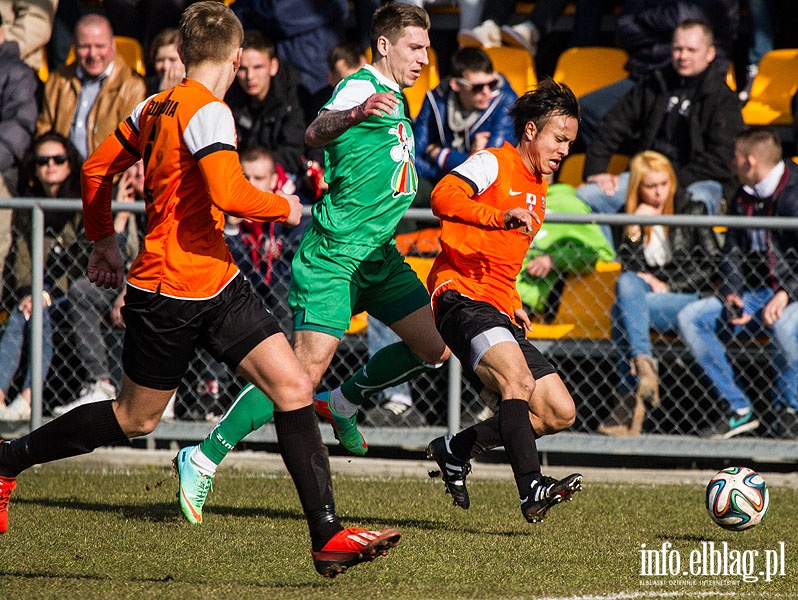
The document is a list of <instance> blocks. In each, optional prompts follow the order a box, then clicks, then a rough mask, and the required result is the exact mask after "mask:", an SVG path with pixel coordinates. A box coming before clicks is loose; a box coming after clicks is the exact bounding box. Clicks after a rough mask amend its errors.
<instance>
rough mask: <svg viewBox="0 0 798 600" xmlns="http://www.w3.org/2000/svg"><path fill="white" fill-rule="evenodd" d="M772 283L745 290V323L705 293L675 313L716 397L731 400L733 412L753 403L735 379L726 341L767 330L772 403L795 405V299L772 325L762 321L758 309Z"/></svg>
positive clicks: (797, 323)
mask: <svg viewBox="0 0 798 600" xmlns="http://www.w3.org/2000/svg"><path fill="white" fill-rule="evenodd" d="M773 294H774V292H773V290H772V289H756V290H752V291H749V292H744V293H743V295H742V299H743V304H744V306H743V312H745V313H746V314H749V315H753V318H752V319H751V321H749V322H748V323H747V324H746V325H745V326H740V325H737V326H733V325H730V324H729V323H728V321H727V320H726V316H725V314H724V308H723V303H722V302H721V301H720V299H719V298H716V297H713V298H705V299H704V300H701V301H699V302H696V303H694V304H691V305H689V306H687V307H685V308H684V309H683V310H682V311H681V312H680V313H679V334H680V335H681V337H682V340H684V343H685V344H686V345H687V347H688V349H689V350H690V353H691V354H692V355H693V358H695V360H696V362H697V363H698V364H699V365H700V366H701V368H702V369H704V372H705V373H706V375H707V377H709V379H710V381H711V382H712V384H713V385H714V386H715V391H716V393H717V394H718V396H719V398H720V399H722V400H725V401H727V402H728V403H729V409H730V410H731V411H732V412H743V411H745V410H747V409H749V408H751V406H752V404H751V400H750V399H749V398H748V397H747V396H746V395H745V392H743V390H742V387H741V386H740V385H739V384H738V383H737V380H736V378H735V374H734V369H733V368H732V365H731V362H730V361H729V359H728V357H727V356H726V347H725V345H724V342H726V341H728V340H729V339H731V338H732V337H736V336H742V335H745V334H748V335H752V336H757V335H759V334H761V333H767V334H768V335H769V336H770V341H771V351H772V357H773V367H774V369H775V371H776V373H775V378H774V380H775V382H774V387H773V392H774V397H773V401H774V406H775V407H776V408H777V409H779V408H784V407H786V406H790V407H792V408H794V409H798V302H791V303H790V304H788V305H787V307H786V308H785V309H784V312H783V313H782V315H781V318H780V319H779V320H778V321H776V323H775V324H774V325H773V327H772V329H768V328H766V327H765V326H764V324H763V323H762V309H763V308H764V307H765V305H766V304H767V303H768V302H769V301H770V299H771V298H773Z"/></svg>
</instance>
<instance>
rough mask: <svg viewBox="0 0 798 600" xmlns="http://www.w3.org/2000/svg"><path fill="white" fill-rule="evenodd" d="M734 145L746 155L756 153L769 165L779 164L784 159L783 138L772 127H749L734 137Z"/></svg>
mask: <svg viewBox="0 0 798 600" xmlns="http://www.w3.org/2000/svg"><path fill="white" fill-rule="evenodd" d="M734 143H735V144H737V145H739V146H740V147H741V149H742V150H744V151H745V152H746V153H754V151H756V154H757V155H758V156H759V157H760V158H764V159H765V160H767V161H768V162H769V163H772V164H774V165H775V164H778V162H779V161H781V160H782V158H783V157H784V153H783V149H782V146H781V137H779V134H778V132H777V131H776V130H775V129H773V128H772V127H749V128H747V129H743V130H742V131H740V132H739V133H738V134H737V135H735V136H734Z"/></svg>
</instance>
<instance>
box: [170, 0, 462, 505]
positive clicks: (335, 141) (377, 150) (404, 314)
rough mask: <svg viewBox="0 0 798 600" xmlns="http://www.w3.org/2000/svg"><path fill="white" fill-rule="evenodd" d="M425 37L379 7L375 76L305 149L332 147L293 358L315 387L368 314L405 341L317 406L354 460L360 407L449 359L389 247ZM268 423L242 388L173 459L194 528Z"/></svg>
mask: <svg viewBox="0 0 798 600" xmlns="http://www.w3.org/2000/svg"><path fill="white" fill-rule="evenodd" d="M429 26H430V23H429V16H428V15H427V13H426V12H425V11H424V10H423V9H421V8H418V7H416V6H414V5H412V4H404V3H398V2H397V3H388V4H385V5H383V6H381V7H380V8H379V9H378V10H377V11H376V12H375V13H374V17H373V19H372V24H371V36H370V43H371V51H372V57H373V62H372V64H370V65H366V66H364V67H363V68H361V69H360V70H359V71H357V72H355V73H354V74H352V75H350V76H349V77H347V78H345V79H344V80H342V81H341V82H340V83H339V84H338V86H336V88H335V91H334V92H333V96H332V98H331V99H330V101H329V102H328V103H327V104H326V105H325V106H324V107H323V108H322V110H321V111H320V112H319V115H318V116H317V117H316V119H315V120H314V121H313V123H311V124H310V126H309V127H308V129H307V132H306V134H305V141H306V143H307V144H308V145H310V146H314V147H319V146H324V147H325V178H326V179H327V181H328V183H329V190H328V191H327V193H326V194H325V196H324V198H323V199H322V200H321V201H320V202H318V203H317V204H316V205H315V206H314V207H313V221H312V223H311V224H310V225H309V226H308V227H307V229H306V230H305V232H304V234H303V236H302V241H301V243H300V246H299V249H298V251H297V254H296V256H295V258H294V261H293V264H292V279H291V290H290V293H289V304H290V305H291V308H292V311H293V312H294V336H293V348H294V351H295V353H296V355H297V358H298V359H299V362H300V364H301V365H302V366H303V367H304V369H305V370H306V371H307V373H308V375H309V376H310V379H311V382H312V383H313V384H314V386H318V384H319V382H320V381H321V378H322V376H323V374H324V372H325V371H326V370H327V368H328V366H329V364H330V362H331V360H332V358H333V356H334V354H335V351H336V349H337V347H338V344H339V342H340V340H341V338H342V337H343V335H344V332H345V330H346V329H347V327H348V326H349V321H350V318H351V316H352V314H355V313H358V312H361V311H364V310H365V311H368V312H369V313H370V314H371V315H372V316H374V317H376V318H377V319H379V320H380V321H382V322H383V323H385V324H387V325H388V326H390V327H391V329H393V330H394V331H395V332H396V333H397V334H398V335H399V337H400V338H401V339H402V340H403V341H401V342H397V343H395V344H391V345H389V346H386V347H385V348H383V349H381V350H380V351H379V352H377V353H375V354H374V355H373V356H372V357H371V358H370V359H369V361H368V363H367V364H366V366H365V367H364V368H362V369H360V370H359V371H358V372H357V373H355V374H354V375H353V376H352V377H351V378H350V379H348V380H347V381H345V382H344V383H343V384H342V385H341V387H339V388H336V389H335V390H332V391H329V392H328V391H324V392H322V393H320V394H317V396H316V398H314V405H315V407H316V411H317V413H318V414H319V415H321V416H322V417H323V418H324V419H326V420H327V421H329V422H330V423H331V424H332V426H333V429H334V431H335V435H336V437H337V438H338V440H339V441H340V442H341V444H342V445H343V446H344V447H346V449H347V450H349V451H350V452H352V453H354V454H358V455H363V454H365V453H366V451H367V449H368V446H367V445H366V442H365V440H364V439H363V436H362V435H361V434H360V432H359V431H358V429H357V411H358V406H359V405H361V404H362V403H363V402H365V401H366V400H367V399H368V398H370V397H371V396H372V395H374V394H376V393H377V392H379V391H380V390H382V389H385V388H388V387H390V386H393V385H397V384H398V383H402V382H404V381H408V380H410V379H412V378H414V377H416V376H417V375H419V374H420V373H422V372H424V371H427V370H430V369H434V368H436V367H438V366H440V365H441V364H442V363H443V362H444V361H445V360H446V359H447V358H448V356H449V350H448V348H447V347H446V345H445V344H444V343H443V340H441V338H440V335H439V334H438V332H437V329H436V328H435V324H434V322H433V320H432V312H431V310H430V304H429V294H428V293H427V290H426V288H425V287H424V284H423V283H422V282H421V281H420V280H419V279H418V277H417V276H416V274H415V272H414V271H413V270H412V269H411V268H410V266H409V265H408V264H407V263H406V262H405V261H404V259H403V257H402V256H401V255H400V254H399V252H398V251H397V250H396V247H395V245H394V243H393V234H394V231H395V230H396V226H397V224H398V223H399V220H400V219H401V217H402V215H403V214H404V213H405V211H406V210H407V208H408V207H409V206H410V204H411V202H412V201H413V198H414V196H415V192H416V187H417V182H418V180H417V177H416V171H415V166H414V143H413V130H412V126H411V125H412V123H411V120H410V118H409V117H408V116H407V111H406V110H405V106H404V100H403V96H402V89H403V88H405V87H410V86H412V85H413V83H415V81H416V79H417V78H418V76H419V74H420V73H421V69H422V68H423V67H424V65H426V64H427V63H428V56H427V49H428V48H429V34H428V30H429ZM271 416H272V411H271V410H270V409H269V403H268V402H264V397H263V395H262V394H261V393H260V392H259V391H258V390H257V388H252V387H247V388H244V389H243V390H242V392H241V393H240V394H239V396H238V398H237V399H236V401H235V402H234V403H233V405H232V407H231V408H230V410H229V411H228V412H227V414H226V415H225V416H224V418H223V419H222V420H221V421H220V422H219V424H218V425H217V426H216V427H215V428H214V430H213V431H212V432H211V433H210V434H209V436H208V437H207V438H206V439H205V440H203V441H202V442H201V443H200V445H199V446H196V447H186V448H183V449H182V450H181V451H180V453H178V456H177V459H176V466H177V469H178V474H179V476H180V492H181V493H180V494H179V497H180V502H181V508H182V509H183V513H184V514H185V515H186V517H187V518H188V519H189V520H192V516H191V515H197V514H201V513H202V507H203V504H204V502H205V499H206V496H207V492H208V490H209V489H210V485H209V482H210V478H211V477H212V476H213V475H214V473H215V470H216V467H217V465H218V464H219V463H220V462H221V461H222V459H223V458H224V456H225V455H226V454H227V453H228V452H229V451H230V450H231V449H232V448H234V447H235V445H236V444H237V443H238V442H239V441H240V440H241V439H242V438H243V437H244V436H246V435H247V434H248V433H250V432H251V431H254V430H255V429H257V428H259V427H260V426H261V425H263V424H264V423H265V422H266V421H268V420H269V419H270V418H271ZM195 520H196V519H195Z"/></svg>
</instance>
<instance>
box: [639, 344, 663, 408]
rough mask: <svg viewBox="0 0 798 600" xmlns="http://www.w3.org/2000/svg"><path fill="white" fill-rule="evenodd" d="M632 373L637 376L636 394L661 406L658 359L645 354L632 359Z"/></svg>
mask: <svg viewBox="0 0 798 600" xmlns="http://www.w3.org/2000/svg"><path fill="white" fill-rule="evenodd" d="M632 375H636V376H637V392H636V393H635V396H637V397H638V398H639V399H641V400H642V401H643V402H645V403H646V404H649V405H651V406H659V373H658V365H657V361H656V360H655V359H653V358H651V357H650V356H646V355H645V354H639V355H637V356H635V357H634V358H633V359H632Z"/></svg>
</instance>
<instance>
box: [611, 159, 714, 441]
mask: <svg viewBox="0 0 798 600" xmlns="http://www.w3.org/2000/svg"><path fill="white" fill-rule="evenodd" d="M626 212H627V214H631V215H638V216H641V217H657V216H663V215H672V214H674V212H677V213H679V214H687V215H705V214H707V209H706V205H705V204H703V203H702V202H696V201H693V200H692V199H691V198H690V197H689V196H688V195H686V194H684V193H683V192H682V191H680V189H679V187H678V182H677V181H676V175H675V172H674V170H673V167H672V166H671V163H670V161H669V160H668V159H667V158H666V157H665V156H663V155H662V154H660V153H659V152H653V151H650V150H646V151H644V152H641V153H639V154H637V155H635V156H634V157H633V158H632V160H631V162H630V163H629V187H628V192H627V196H626ZM718 252H719V247H718V242H717V240H716V238H715V234H714V232H713V231H712V229H711V228H698V227H673V228H668V227H666V226H664V225H657V224H655V225H644V226H641V225H629V226H627V227H626V229H625V230H624V236H623V240H622V242H621V244H620V246H619V248H618V258H619V260H620V261H621V264H622V265H623V272H622V273H621V275H620V276H619V277H618V281H617V283H616V286H615V294H616V299H615V302H614V304H613V306H612V312H611V320H612V337H613V342H614V344H615V348H616V351H617V353H618V375H619V382H618V387H617V390H616V392H617V399H616V404H615V406H614V407H613V409H612V411H611V413H610V415H609V417H608V418H607V420H605V421H604V422H603V423H601V424H600V425H599V427H598V431H599V432H600V433H603V434H605V435H615V436H619V435H640V432H641V431H642V427H643V421H644V420H645V416H646V404H648V405H650V406H652V407H654V406H657V405H659V402H660V398H659V374H658V370H657V361H656V360H655V359H654V357H653V351H652V347H651V330H654V331H656V332H657V333H674V332H676V331H677V327H678V323H677V320H676V317H677V315H678V314H679V310H681V309H682V308H683V307H684V306H686V305H687V304H689V303H690V302H693V301H694V300H697V299H698V298H699V297H700V296H701V295H702V293H703V292H706V291H708V285H709V282H710V275H711V273H712V271H713V270H714V267H715V259H716V258H717V255H718ZM646 309H647V310H646Z"/></svg>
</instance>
